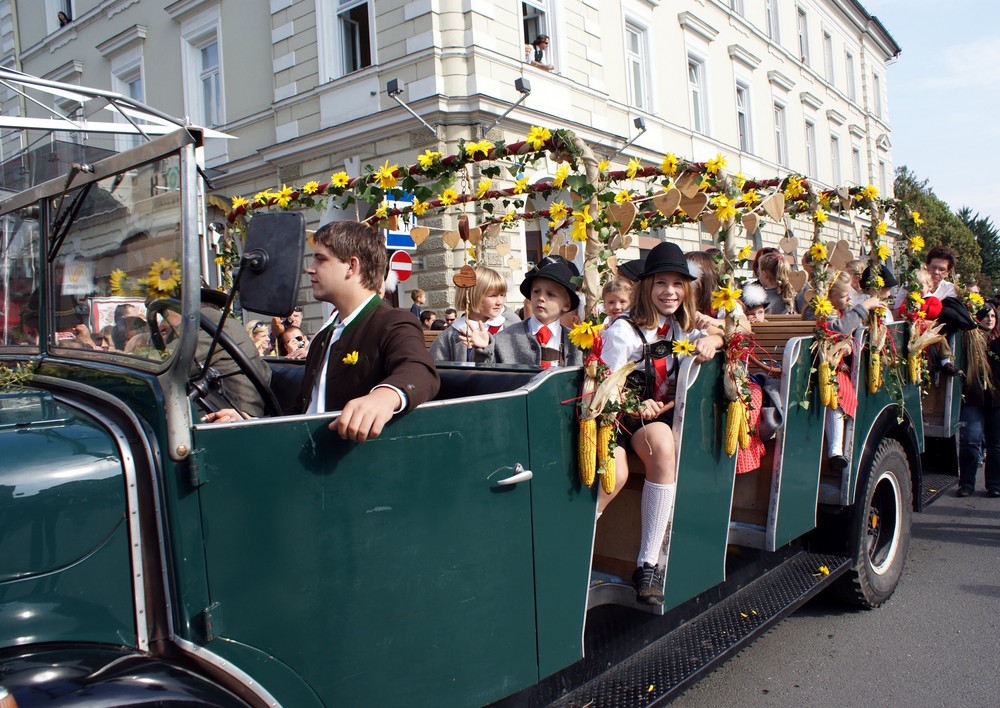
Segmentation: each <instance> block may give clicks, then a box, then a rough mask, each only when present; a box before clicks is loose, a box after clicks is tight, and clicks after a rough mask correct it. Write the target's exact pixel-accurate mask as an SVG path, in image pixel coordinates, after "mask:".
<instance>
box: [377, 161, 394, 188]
mask: <svg viewBox="0 0 1000 708" xmlns="http://www.w3.org/2000/svg"><path fill="white" fill-rule="evenodd" d="M398 169H399V165H390V164H389V161H388V160H386V161H385V164H384V165H382V166H381V167H379V168H378V169H377V170H375V174H374V175H372V179H373V180H375V183H376V184H377V185H378V186H379V187H381V188H382V189H392V188H393V187H395V186H396V184H397V183H398V180H397V178H396V171H397V170H398Z"/></svg>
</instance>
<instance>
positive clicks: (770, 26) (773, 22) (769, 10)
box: [764, 0, 781, 44]
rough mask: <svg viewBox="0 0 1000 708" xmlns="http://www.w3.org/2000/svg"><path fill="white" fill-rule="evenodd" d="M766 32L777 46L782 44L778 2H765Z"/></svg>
mask: <svg viewBox="0 0 1000 708" xmlns="http://www.w3.org/2000/svg"><path fill="white" fill-rule="evenodd" d="M764 30H765V32H766V34H767V36H768V39H770V40H771V41H772V42H774V43H775V44H778V43H780V42H781V25H780V23H779V22H778V0H764Z"/></svg>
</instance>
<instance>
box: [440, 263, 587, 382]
mask: <svg viewBox="0 0 1000 708" xmlns="http://www.w3.org/2000/svg"><path fill="white" fill-rule="evenodd" d="M572 278H573V271H572V269H570V267H569V266H568V265H567V264H566V263H562V262H553V263H549V264H548V265H546V266H543V267H542V268H539V269H537V270H533V271H531V272H530V273H528V275H527V276H525V278H524V280H523V281H522V282H521V288H520V289H521V294H522V295H524V296H525V297H526V298H528V299H530V300H531V313H532V314H531V317H529V318H528V319H526V320H522V321H521V322H518V323H516V324H513V325H510V326H507V327H505V328H504V329H503V330H502V331H501V332H499V333H498V334H497V335H496V336H494V335H492V334H490V333H489V331H488V330H473V331H471V332H469V333H468V334H462V335H460V336H459V339H460V340H461V341H462V343H463V344H466V345H471V346H472V347H474V348H475V350H476V351H475V354H474V358H475V360H476V361H477V362H480V363H490V364H492V363H496V364H530V365H535V366H541V367H542V368H550V367H553V366H579V365H580V364H582V363H583V353H582V352H581V351H580V350H579V349H577V348H576V347H575V346H573V343H572V342H570V341H569V333H568V332H567V331H566V327H564V326H563V324H562V323H561V322H560V318H561V317H563V316H564V315H566V314H568V313H573V312H575V311H576V310H577V309H578V308H579V307H580V297H579V296H578V295H577V294H576V286H574V285H573V282H572Z"/></svg>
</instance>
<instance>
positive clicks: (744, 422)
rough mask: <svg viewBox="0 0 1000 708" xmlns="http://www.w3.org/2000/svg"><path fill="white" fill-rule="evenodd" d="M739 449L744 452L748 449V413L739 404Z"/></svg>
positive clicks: (745, 408) (743, 406)
mask: <svg viewBox="0 0 1000 708" xmlns="http://www.w3.org/2000/svg"><path fill="white" fill-rule="evenodd" d="M739 442H740V449H741V450H746V449H747V448H748V447H750V411H748V410H747V407H746V406H745V405H743V404H742V403H740V440H739Z"/></svg>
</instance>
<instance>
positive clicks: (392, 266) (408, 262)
mask: <svg viewBox="0 0 1000 708" xmlns="http://www.w3.org/2000/svg"><path fill="white" fill-rule="evenodd" d="M389 270H391V271H393V272H394V273H395V274H396V276H397V277H398V278H399V282H401V283H402V282H403V281H404V280H406V279H407V278H409V277H410V274H411V273H412V272H413V259H412V258H410V254H409V253H407V252H406V251H396V252H395V253H393V254H392V255H391V256H389Z"/></svg>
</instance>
